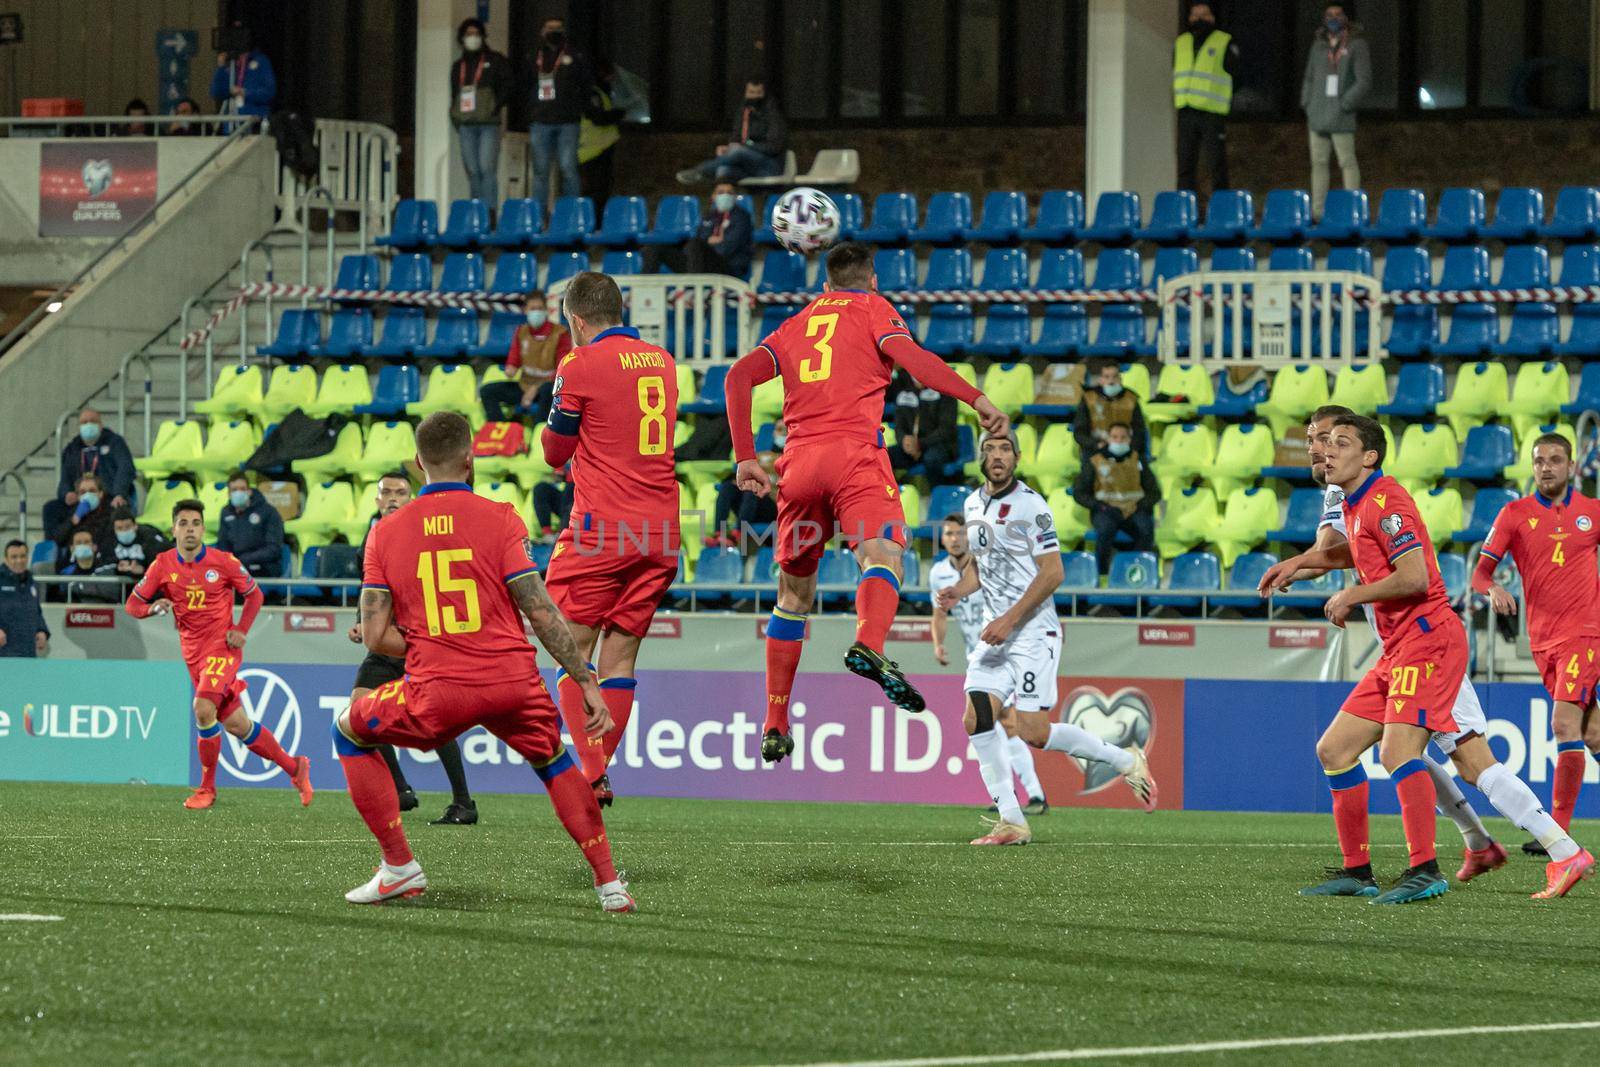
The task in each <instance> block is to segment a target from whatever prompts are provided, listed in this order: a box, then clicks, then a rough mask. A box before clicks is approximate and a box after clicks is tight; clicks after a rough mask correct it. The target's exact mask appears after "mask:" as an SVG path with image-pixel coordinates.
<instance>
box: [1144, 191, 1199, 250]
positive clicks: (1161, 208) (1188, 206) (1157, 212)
mask: <svg viewBox="0 0 1600 1067" xmlns="http://www.w3.org/2000/svg"><path fill="white" fill-rule="evenodd" d="M1199 222H1200V203H1199V201H1198V200H1197V199H1196V198H1195V195H1194V193H1193V192H1191V191H1190V190H1188V189H1169V190H1167V191H1165V192H1161V193H1157V194H1156V199H1155V203H1154V204H1153V205H1152V206H1151V208H1150V221H1149V222H1148V223H1147V224H1145V225H1144V226H1141V227H1140V228H1139V231H1138V233H1136V234H1135V236H1136V237H1137V238H1138V239H1139V240H1141V241H1152V242H1154V243H1155V244H1158V245H1175V244H1182V243H1185V242H1187V241H1189V240H1190V239H1191V236H1192V235H1193V233H1194V229H1195V227H1196V226H1197V225H1199Z"/></svg>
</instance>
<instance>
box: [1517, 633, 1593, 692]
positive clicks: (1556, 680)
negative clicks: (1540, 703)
mask: <svg viewBox="0 0 1600 1067" xmlns="http://www.w3.org/2000/svg"><path fill="white" fill-rule="evenodd" d="M1533 662H1534V663H1535V664H1536V665H1537V666H1538V668H1539V677H1540V678H1543V679H1544V688H1545V691H1546V692H1548V693H1549V694H1550V696H1551V698H1552V699H1554V700H1564V701H1566V702H1567V703H1568V704H1576V705H1578V707H1580V708H1587V707H1588V706H1589V705H1591V704H1593V703H1594V702H1595V687H1596V685H1600V637H1571V638H1568V639H1567V640H1565V641H1563V642H1561V643H1560V644H1559V645H1552V646H1551V647H1549V648H1547V649H1545V650H1544V651H1542V652H1541V651H1535V652H1534V654H1533Z"/></svg>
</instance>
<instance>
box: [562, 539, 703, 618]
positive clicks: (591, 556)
mask: <svg viewBox="0 0 1600 1067" xmlns="http://www.w3.org/2000/svg"><path fill="white" fill-rule="evenodd" d="M677 577H678V557H677V555H676V553H674V554H673V555H670V556H669V555H641V554H638V553H634V554H631V555H622V554H619V551H618V549H616V548H594V549H585V550H584V551H579V550H578V548H577V547H576V546H575V545H574V544H573V543H572V539H571V537H570V531H569V532H568V533H563V534H562V535H561V540H559V541H557V542H556V550H555V553H554V555H552V556H551V557H550V565H549V566H548V567H546V568H545V575H544V584H545V588H546V589H548V590H550V599H551V600H552V601H554V602H555V605H556V607H558V608H560V609H561V614H563V615H565V616H566V617H567V618H568V619H570V620H571V621H573V622H575V623H577V624H578V625H580V626H587V627H588V628H589V629H591V630H602V629H603V630H621V631H622V632H623V633H628V634H632V635H633V636H635V637H643V636H644V635H645V634H646V633H648V632H649V630H650V620H651V619H653V618H655V615H656V608H658V607H660V606H661V598H662V597H664V596H666V595H667V590H668V589H670V588H672V583H673V582H674V581H676V580H677Z"/></svg>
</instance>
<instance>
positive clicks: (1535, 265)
mask: <svg viewBox="0 0 1600 1067" xmlns="http://www.w3.org/2000/svg"><path fill="white" fill-rule="evenodd" d="M1549 285H1550V252H1549V250H1548V249H1546V248H1545V247H1544V245H1508V246H1507V247H1506V250H1505V255H1504V256H1503V257H1502V258H1501V261H1500V280H1499V282H1497V283H1496V285H1495V287H1496V288H1498V289H1543V288H1546V287H1548V286H1549Z"/></svg>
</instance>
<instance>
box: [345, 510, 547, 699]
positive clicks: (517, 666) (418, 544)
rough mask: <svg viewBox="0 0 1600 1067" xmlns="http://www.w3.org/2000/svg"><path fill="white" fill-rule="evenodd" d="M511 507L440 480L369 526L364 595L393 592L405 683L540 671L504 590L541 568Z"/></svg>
mask: <svg viewBox="0 0 1600 1067" xmlns="http://www.w3.org/2000/svg"><path fill="white" fill-rule="evenodd" d="M532 553H533V546H532V544H531V543H530V542H529V541H528V528H527V526H525V525H524V524H523V521H522V519H521V518H520V517H519V516H518V515H517V509H516V508H514V507H513V506H511V505H510V504H504V503H500V502H498V501H494V500H486V499H484V498H483V497H481V496H478V495H477V494H475V493H474V492H473V491H472V487H471V486H469V485H467V484H466V483H465V482H434V483H432V484H429V485H426V486H424V487H423V488H422V490H421V491H420V492H418V493H417V498H416V499H415V500H413V501H412V502H411V503H409V504H407V505H406V506H405V507H403V508H401V509H400V510H399V511H397V512H395V513H394V514H393V515H390V516H388V517H387V518H385V519H384V520H383V521H382V522H380V523H378V524H377V525H376V526H374V527H373V528H372V532H371V533H369V534H368V535H367V554H366V558H365V562H364V564H363V567H362V574H361V588H363V589H387V590H388V591H389V595H390V596H391V597H393V598H394V621H395V625H396V626H398V627H399V628H400V630H401V632H402V633H404V634H405V637H406V675H407V677H409V678H411V679H412V680H413V681H417V682H427V681H432V680H435V679H438V680H440V681H446V682H456V683H461V684H470V683H475V682H478V683H484V682H494V683H500V682H514V681H520V680H523V679H526V678H530V677H532V676H533V675H534V674H536V673H537V672H538V664H537V663H535V661H534V649H533V645H531V644H529V643H528V638H527V635H526V633H525V632H524V631H523V629H522V615H521V613H520V612H519V611H518V610H517V606H516V604H515V603H514V602H513V601H512V599H511V594H510V592H509V591H508V590H507V589H506V585H507V584H508V583H510V582H511V581H513V580H514V579H516V578H520V577H522V576H523V575H525V574H533V573H535V572H536V571H537V570H538V567H536V566H535V565H534V562H533V558H532Z"/></svg>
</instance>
